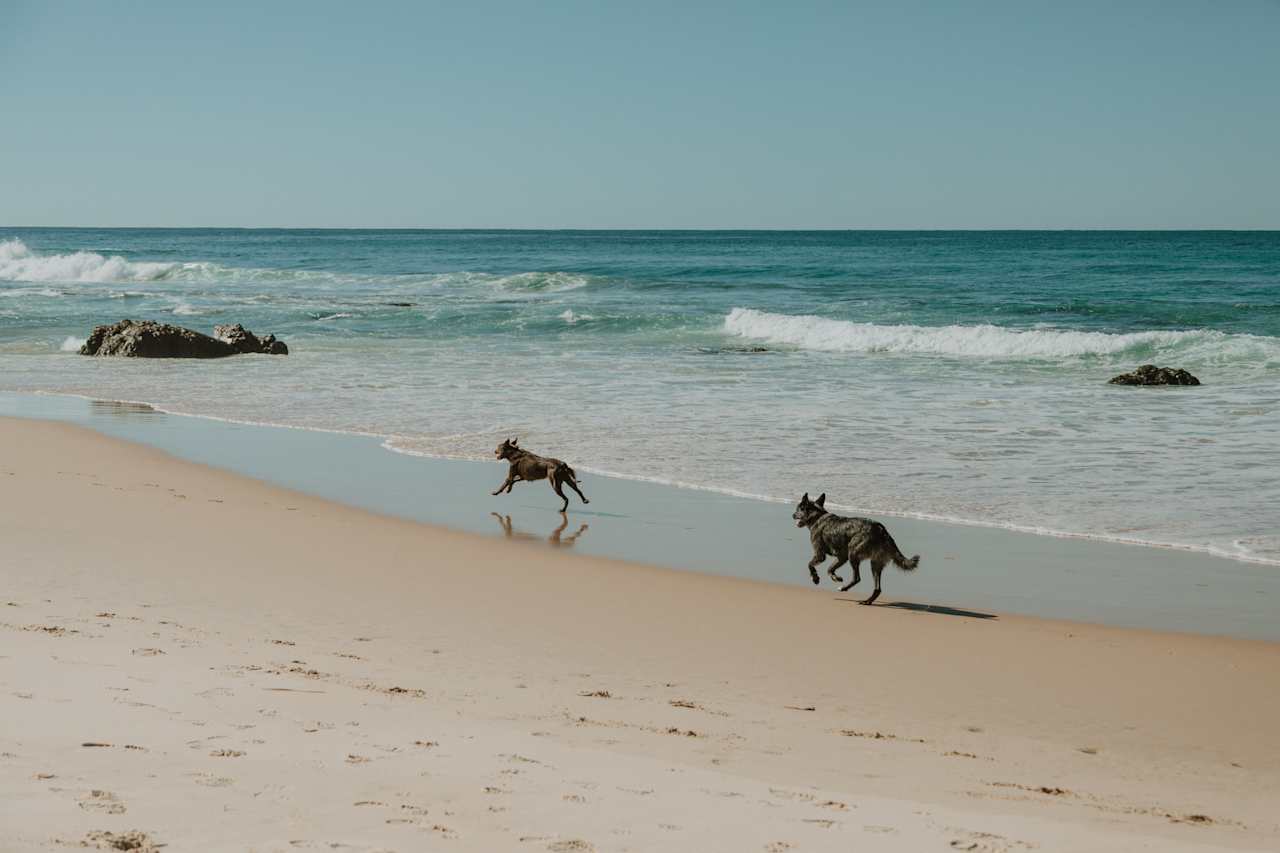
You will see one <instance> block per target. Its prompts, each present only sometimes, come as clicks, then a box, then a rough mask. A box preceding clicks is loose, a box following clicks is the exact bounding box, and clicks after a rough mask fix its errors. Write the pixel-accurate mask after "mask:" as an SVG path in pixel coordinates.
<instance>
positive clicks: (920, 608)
mask: <svg viewBox="0 0 1280 853" xmlns="http://www.w3.org/2000/svg"><path fill="white" fill-rule="evenodd" d="M836 601H848V602H852V603H854V604H861V603H862V602H861V601H859V600H858V599H856V598H840V597H838V596H837V598H836ZM880 606H881V607H894V608H897V609H898V610H910V611H912V612H914V613H937V614H939V615H942V616H962V617H964V618H966V619H999V618H1000V617H999V616H997V615H996V614H994V613H983V612H982V611H980V610H961V609H960V608H958V607H947V606H945V605H942V604H918V603H916V602H914V601H886V602H884V603H883V604H881V605H880Z"/></svg>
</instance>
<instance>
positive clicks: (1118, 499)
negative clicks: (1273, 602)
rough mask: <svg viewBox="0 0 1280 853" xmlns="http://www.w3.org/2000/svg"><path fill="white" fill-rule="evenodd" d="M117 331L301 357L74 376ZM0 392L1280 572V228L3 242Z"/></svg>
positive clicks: (94, 364)
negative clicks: (1171, 372)
mask: <svg viewBox="0 0 1280 853" xmlns="http://www.w3.org/2000/svg"><path fill="white" fill-rule="evenodd" d="M125 316H129V317H134V318H153V319H159V320H167V321H169V322H177V323H181V324H184V325H188V326H192V327H194V328H199V329H204V330H206V331H207V330H208V328H209V327H211V326H212V325H213V324H215V323H221V322H242V323H244V324H245V325H246V326H248V327H250V328H252V329H254V330H256V331H261V332H271V333H275V334H277V335H280V336H281V337H283V338H284V339H285V340H287V341H288V343H289V345H290V347H291V350H292V354H291V355H290V356H289V357H288V359H287V361H280V360H278V359H273V358H269V357H241V358H236V359H231V360H226V361H219V362H212V363H210V362H200V363H187V362H122V361H113V360H94V359H83V358H78V357H76V356H74V355H73V354H72V351H73V350H74V349H75V348H76V347H77V346H78V344H79V341H80V340H81V339H83V338H84V336H85V335H86V334H87V333H88V331H89V329H90V328H91V327H92V326H93V325H95V324H98V323H102V322H108V321H114V320H117V319H120V318H121V317H125ZM1152 361H1154V362H1158V363H1161V364H1171V365H1173V366H1177V367H1184V368H1187V369H1189V370H1191V371H1192V372H1193V373H1196V374H1197V375H1199V376H1200V377H1201V379H1202V380H1203V381H1204V382H1205V384H1204V385H1203V386H1201V387H1199V388H1176V389H1133V388H1117V387H1112V386H1108V385H1107V384H1106V379H1107V378H1109V377H1110V376H1112V375H1114V374H1115V373H1118V372H1122V371H1126V370H1129V369H1132V368H1133V367H1134V366H1136V365H1138V364H1140V363H1143V362H1152ZM0 388H4V389H11V390H49V391H57V392H64V393H76V394H85V395H89V396H93V397H105V398H115V399H122V400H136V401H148V402H151V403H154V404H156V405H157V406H160V407H162V408H164V409H169V410H173V411H180V412H189V413H195V414H202V415H211V416H217V417H223V418H229V419H234V420H243V421H251V422H263V423H277V424H285V425H291V426H304V427H311V428H322V429H333V430H342V431H353V432H362V433H370V434H374V435H377V436H381V437H383V438H384V441H385V446H386V447H387V448H388V449H392V450H397V451H401V452H402V453H406V454H428V455H439V456H449V457H458V458H476V459H480V458H486V457H487V456H488V454H489V453H490V451H491V449H492V447H493V445H494V444H496V443H497V442H498V441H499V440H500V439H501V438H502V437H504V436H507V435H519V436H521V441H522V444H524V445H527V446H529V447H531V448H533V449H536V450H544V451H545V452H549V453H554V454H556V455H558V456H562V457H565V458H568V459H570V460H571V461H573V463H574V464H575V466H576V467H578V468H579V470H583V471H596V472H612V473H615V474H619V475H623V476H627V477H632V478H646V479H652V480H656V481H660V482H669V483H679V484H684V485H691V486H697V487H701V488H708V489H715V490H721V491H724V492H729V493H734V494H743V495H759V496H764V497H769V498H775V499H790V500H793V499H794V497H795V496H796V495H798V494H799V493H800V492H803V491H810V492H815V493H816V492H819V491H825V492H827V493H828V494H829V496H830V501H831V502H832V503H833V504H834V505H836V506H839V507H851V508H857V509H859V510H863V511H866V512H872V513H881V514H908V515H910V514H915V515H921V516H925V517H934V518H945V519H955V520H961V521H965V522H969V523H977V524H987V525H996V526H1004V527H1010V528H1017V529H1024V530H1037V531H1052V532H1060V533H1067V534H1072V535H1079V536H1092V537H1102V538H1110V539H1117V540H1125V541H1139V542H1153V543H1159V544H1164V545H1173V546H1178V547H1183V548H1193V549H1200V550H1204V551H1207V552H1211V553H1214V554H1219V555H1223V556H1228V557H1232V558H1236V559H1250V560H1260V561H1266V562H1271V563H1280V523H1277V522H1278V519H1280V513H1278V512H1277V510H1276V507H1280V233H1275V232H1250V233H1231V232H1208V233H1136V232H1054V233H1039V232H913V233H906V232H811V233H803V232H783V233H771V232H453V231H314V232H307V231H271V230H262V231H259V230H232V231H209V230H75V229H54V230H49V229H0Z"/></svg>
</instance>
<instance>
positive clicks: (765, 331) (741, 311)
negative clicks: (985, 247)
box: [724, 308, 1280, 360]
mask: <svg viewBox="0 0 1280 853" xmlns="http://www.w3.org/2000/svg"><path fill="white" fill-rule="evenodd" d="M724 329H725V331H726V332H728V333H729V334H732V335H737V336H739V337H743V338H751V339H753V340H760V341H767V342H769V343H772V344H788V345H791V346H795V347H800V348H801V349H808V350H820V351H827V352H865V353H876V352H887V353H921V354H927V355H943V356H958V357H969V358H997V359H999V358H1015V359H1016V358H1064V357H1071V356H1086V355H1117V354H1121V353H1127V354H1134V355H1138V354H1142V353H1143V352H1150V353H1154V352H1155V351H1158V350H1166V349H1177V350H1180V351H1192V350H1194V351H1195V353H1196V355H1197V356H1200V357H1204V356H1210V355H1224V356H1228V357H1250V356H1252V357H1257V358H1261V359H1263V360H1266V359H1274V358H1280V339H1277V338H1267V337H1260V336H1255V335H1228V334H1225V333H1223V332H1216V331H1209V330H1191V331H1154V332H1132V333H1128V334H1111V333H1107V332H1082V331H1071V330H1064V329H1024V330H1019V329H1006V328H1002V327H1000V326H992V325H976V326H887V325H876V324H874V323H853V322H849V321H847V320H832V319H828V318H826V317H815V316H810V315H790V314H771V313H769V312H767V311H757V310H754V309H751V308H734V309H733V310H732V311H730V312H729V314H728V316H727V317H725V320H724Z"/></svg>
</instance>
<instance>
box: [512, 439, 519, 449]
mask: <svg viewBox="0 0 1280 853" xmlns="http://www.w3.org/2000/svg"><path fill="white" fill-rule="evenodd" d="M519 443H520V439H518V438H513V439H511V446H512V447H515V446H516V445H517V444H519Z"/></svg>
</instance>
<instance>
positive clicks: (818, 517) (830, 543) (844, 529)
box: [791, 492, 920, 604]
mask: <svg viewBox="0 0 1280 853" xmlns="http://www.w3.org/2000/svg"><path fill="white" fill-rule="evenodd" d="M826 502H827V496H826V493H825V492H824V493H823V494H821V495H818V499H817V500H816V501H811V500H809V493H808V492H805V493H804V497H802V498H800V503H798V504H796V511H795V512H793V513H792V514H791V517H792V518H793V519H795V522H796V527H807V528H809V541H810V542H811V543H812V544H813V559H811V560H810V561H809V577H811V578H813V582H814V583H817V582H818V580H819V578H818V566H819V565H820V564H821V563H822V561H823V560H825V559H827V557H835V560H836V561H835V562H834V563H832V564H831V565H829V566H827V576H828V577H829V578H831V579H832V580H833V581H835V582H836V583H844V581H843V579H842V578H841V577H840V576H839V575H838V574H836V569H838V568H840V567H841V566H843V565H844V564H845V563H846V562H848V563H849V564H850V565H851V566H852V567H853V580H851V581H849V582H848V583H847V584H845V585H844V586H842V587H840V591H841V592H847V591H848V590H850V589H852V588H853V587H854V586H856V585H857V583H858V581H860V580H862V574H861V572H859V571H858V564H859V563H861V562H862V561H863V560H870V561H871V576H872V577H873V578H874V579H875V582H876V588H875V590H874V591H873V592H872V593H871V596H870V597H869V598H865V599H863V600H862V601H861V602H860V603H862V604H870V603H871V602H873V601H875V600H876V599H877V598H879V597H880V573H881V572H882V571H884V567H885V565H886V564H888V563H893V564H894V565H895V566H897V567H898V568H900V569H902V570H903V571H908V572H909V571H911V570H912V569H914V568H915V567H916V566H918V565H920V557H919V556H915V557H912V558H911V559H909V560H908V559H907V558H906V557H904V556H902V552H901V551H899V550H898V543H896V542H894V541H893V537H892V536H890V535H889V531H888V530H885V528H884V525H883V524H881V523H880V522H878V521H872V520H871V519H869V518H845V517H844V516H842V515H836V514H835V513H831V512H827V510H826V508H825V504H826Z"/></svg>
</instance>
